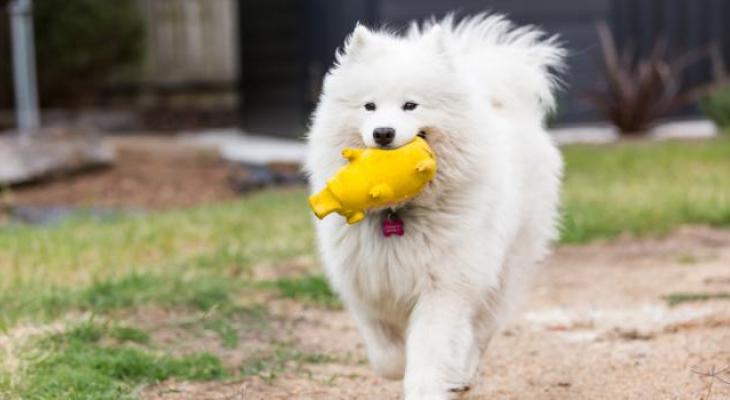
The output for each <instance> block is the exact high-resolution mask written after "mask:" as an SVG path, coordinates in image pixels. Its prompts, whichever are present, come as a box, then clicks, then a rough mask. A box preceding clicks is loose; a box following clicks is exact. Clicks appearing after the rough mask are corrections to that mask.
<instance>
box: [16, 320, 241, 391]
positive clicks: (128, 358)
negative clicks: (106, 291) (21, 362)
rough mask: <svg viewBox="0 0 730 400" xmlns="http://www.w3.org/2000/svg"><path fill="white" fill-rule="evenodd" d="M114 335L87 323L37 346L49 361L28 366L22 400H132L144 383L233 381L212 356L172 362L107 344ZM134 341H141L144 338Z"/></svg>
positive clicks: (38, 359)
mask: <svg viewBox="0 0 730 400" xmlns="http://www.w3.org/2000/svg"><path fill="white" fill-rule="evenodd" d="M129 332H131V331H127V334H129ZM109 334H110V332H109V331H108V329H106V328H105V327H103V326H100V325H98V324H95V323H92V322H87V323H83V324H80V325H78V326H76V327H74V328H72V329H70V330H69V331H67V332H65V333H62V334H56V335H52V336H50V337H46V338H43V339H39V340H36V341H35V343H34V344H33V348H34V352H36V353H38V352H45V353H46V355H44V356H41V357H36V358H33V359H31V360H29V361H28V366H27V368H26V369H25V370H24V372H23V380H22V384H21V385H20V387H16V388H14V390H15V392H16V393H18V397H19V398H23V399H57V398H66V399H78V400H81V399H127V398H133V396H132V393H133V391H134V389H135V388H136V387H137V386H139V385H141V384H143V383H155V382H159V381H162V380H164V379H168V378H172V377H174V378H179V379H182V380H192V381H207V380H215V379H223V378H226V377H227V376H228V372H227V371H226V370H225V368H224V367H223V365H222V363H221V361H220V360H219V359H218V358H217V357H215V356H213V355H212V354H209V353H197V354H191V355H187V356H183V357H171V356H168V355H165V354H158V353H156V352H154V351H153V350H151V349H148V348H138V347H127V346H123V345H119V344H117V345H110V344H105V343H103V339H104V338H105V337H106V336H107V335H109ZM116 334H117V335H118V334H119V332H117V333H116ZM111 336H114V333H113V332H112V334H111ZM133 336H134V337H135V338H137V339H139V335H138V334H135V335H133Z"/></svg>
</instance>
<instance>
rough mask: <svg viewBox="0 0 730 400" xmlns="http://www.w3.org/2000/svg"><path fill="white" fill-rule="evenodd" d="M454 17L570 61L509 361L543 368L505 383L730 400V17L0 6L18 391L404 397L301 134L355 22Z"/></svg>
mask: <svg viewBox="0 0 730 400" xmlns="http://www.w3.org/2000/svg"><path fill="white" fill-rule="evenodd" d="M452 11H455V12H456V13H457V15H469V14H474V13H479V12H489V11H494V12H499V13H505V14H507V15H508V16H509V18H510V19H512V20H513V21H514V22H515V23H517V24H520V25H522V24H534V25H538V26H540V27H541V28H542V29H543V30H545V31H546V32H547V33H548V34H558V35H560V37H561V39H562V41H563V42H564V43H565V45H566V47H567V48H568V49H569V56H568V59H567V64H568V67H569V69H568V71H567V72H566V73H565V74H564V76H563V80H564V82H565V88H564V90H562V91H561V92H560V95H559V98H558V106H557V109H556V110H555V112H554V113H552V114H551V115H549V116H548V118H547V120H546V122H545V123H546V125H547V126H548V128H549V130H550V134H551V135H552V137H553V139H554V140H555V141H556V142H557V143H558V144H559V145H560V146H561V149H562V151H563V154H564V157H565V159H566V163H567V166H566V177H565V189H564V194H563V203H564V209H563V230H562V237H561V239H560V242H559V248H558V251H557V255H556V256H555V257H554V258H553V260H552V261H550V262H549V263H548V267H549V268H548V271H549V272H548V273H547V274H546V276H545V277H544V278H541V280H539V282H538V283H537V285H538V290H536V291H535V293H534V295H533V297H531V299H530V301H529V302H528V311H529V312H528V313H527V314H525V315H526V316H525V317H524V318H522V319H520V320H519V321H518V323H517V325H516V327H515V328H514V329H512V330H511V331H510V334H509V335H507V334H505V335H504V336H502V337H500V338H499V339H497V340H498V341H501V344H502V346H501V347H500V348H501V349H503V350H500V351H497V352H496V353H495V354H493V357H494V360H495V366H494V367H490V368H497V369H498V368H499V365H500V363H503V364H504V365H510V366H511V367H514V370H515V371H516V372H515V373H516V374H518V375H519V377H521V378H524V377H525V376H527V379H518V378H517V377H515V376H510V375H509V374H508V375H504V377H503V378H502V379H501V380H500V379H497V380H491V376H492V375H490V382H491V383H490V385H492V386H488V387H487V389H486V390H487V392H488V393H489V394H491V395H496V396H497V397H500V395H504V396H502V397H510V395H513V394H515V393H520V394H521V395H525V394H530V393H531V394H533V395H534V397H533V398H569V396H568V394H573V395H574V397H573V398H597V397H595V396H597V394H596V393H595V392H591V390H594V389H592V388H595V387H600V388H601V390H603V391H604V392H602V393H601V394H602V395H607V396H609V397H608V398H619V397H620V398H624V397H626V396H629V397H626V398H670V397H672V396H674V397H676V396H677V393H678V392H677V391H676V390H679V389H677V387H678V386H677V385H674V383H677V382H679V383H681V385H679V386H681V391H680V392H679V393H681V394H680V395H679V396H680V397H681V398H703V399H706V400H708V399H715V398H717V399H720V398H728V397H730V392H729V391H730V388H729V385H727V384H726V382H725V384H723V383H722V382H723V380H730V377H728V376H727V369H725V370H723V369H722V368H723V367H725V366H730V358H729V356H728V353H727V349H728V348H729V347H730V343H728V342H727V336H726V335H723V334H722V332H723V331H725V332H726V329H727V327H728V326H729V325H728V321H730V315H729V314H728V311H727V310H728V309H729V308H728V307H727V299H729V298H730V275H729V274H730V272H728V268H727V266H728V265H730V250H728V249H730V233H728V230H727V227H728V226H730V135H728V134H727V132H728V130H729V129H730V81H728V66H729V65H730V24H728V21H730V1H725V0H553V1H547V2H546V1H528V0H509V1H508V0H455V1H446V0H337V1H335V0H115V1H101V0H34V1H28V0H0V398H5V397H8V398H11V399H14V398H54V397H55V396H58V395H59V393H63V394H66V395H67V397H68V396H70V397H68V398H117V397H120V396H122V395H124V396H126V395H129V396H133V397H136V396H139V397H142V398H155V399H157V398H218V397H215V396H218V395H221V396H233V395H240V394H241V393H243V395H242V396H243V398H246V399H248V398H267V399H268V398H276V397H275V396H283V397H289V398H292V397H293V398H319V397H320V396H325V394H326V395H330V396H334V398H337V397H338V396H339V397H340V398H341V397H342V396H344V397H352V398H356V397H358V396H361V398H369V397H370V398H371V397H372V392H367V391H368V390H369V389H370V390H374V389H373V388H374V387H375V386H377V387H382V388H383V389H382V390H383V392H382V393H381V392H378V393H381V394H382V396H380V397H379V398H389V397H388V396H395V395H394V393H396V392H397V385H395V386H392V385H391V386H389V385H390V384H385V383H383V382H382V381H379V380H377V379H376V378H374V377H373V376H372V374H371V373H370V372H369V370H368V368H367V365H365V363H364V353H363V350H362V347H361V345H359V339H358V338H357V335H356V334H355V333H354V328H353V327H352V324H351V322H350V321H349V319H348V317H347V316H346V314H345V313H344V312H343V310H342V309H341V305H340V303H339V301H338V300H337V297H336V296H335V295H334V294H333V293H332V292H331V291H330V290H329V287H328V285H327V283H326V280H325V279H324V278H323V276H322V274H321V268H320V266H319V262H318V261H317V258H316V255H315V250H314V248H315V245H314V238H313V234H312V229H311V221H310V215H309V210H308V209H307V206H306V195H305V189H304V184H305V179H304V177H303V176H302V175H301V174H300V166H301V162H302V159H303V155H304V144H303V141H302V137H303V135H304V134H305V132H306V129H307V128H306V126H307V121H308V118H309V115H310V113H311V112H312V110H313V108H314V107H315V105H316V102H317V99H318V96H319V92H320V87H321V84H322V79H323V76H324V74H325V73H326V71H327V69H328V68H329V66H330V65H331V64H332V62H333V59H334V54H335V51H336V49H337V48H338V46H340V45H341V44H342V42H343V40H344V39H345V37H346V35H347V34H348V33H349V32H350V31H351V30H352V29H353V27H354V26H355V23H356V22H357V21H360V22H363V23H365V24H367V25H369V26H375V27H377V26H382V25H385V26H388V27H390V28H393V29H396V30H399V29H403V28H404V27H405V26H406V25H407V23H408V22H409V21H411V20H413V19H424V18H430V17H431V16H436V17H441V16H444V15H446V14H447V13H449V12H452ZM597 276H600V277H601V278H600V279H596V277H597ZM599 280H600V282H598V281H599ZM596 293H598V294H600V295H596ZM565 299H579V300H565ZM577 303H580V304H581V306H580V307H578V306H574V304H577ZM581 307H582V308H581ZM626 309H632V310H635V311H632V312H628V311H624V310H626ZM596 315H603V316H606V315H610V316H611V317H610V318H608V319H600V318H595V317H596ZM333 332H338V334H337V335H333ZM538 334H539V335H540V336H535V337H533V336H532V335H538ZM670 334H671V335H675V336H671V335H670ZM545 335H547V336H545ZM551 335H552V336H551ZM332 336H338V337H342V339H340V340H337V338H332ZM49 337H50V338H53V340H50V341H48V338H49ZM545 337H547V338H548V339H545ZM528 342H529V343H538V344H536V345H535V346H539V347H538V348H534V349H533V348H529V349H528V348H526V347H524V346H522V345H521V344H520V343H522V344H524V343H528ZM679 342H682V343H684V345H683V347H681V349H679V348H678V346H679V345H678V344H677V343H679ZM130 343H131V347H130ZM693 343H694V344H697V345H696V346H695V345H694V344H693ZM606 344H608V347H606V346H605V345H606ZM700 344H701V346H700ZM540 346H541V347H540ZM641 346H644V347H641ZM576 348H580V349H581V353H582V354H588V355H591V357H584V358H580V357H576V356H575V355H574V354H575V352H574V351H571V349H573V350H574V349H576ZM31 349H32V351H31ZM39 349H40V350H39ZM38 351H41V352H43V354H44V356H45V357H40V358H39V357H35V358H34V356H33V354H36V352H38ZM521 352H523V353H524V354H522V353H521ZM515 354H518V355H519V357H515V356H514V355H515ZM615 354H622V356H620V357H619V356H616V357H618V358H615V357H614V355H615ZM637 354H638V355H637ZM523 356H524V357H523ZM612 357H614V358H612ZM515 358H519V359H524V360H526V361H529V362H530V363H532V364H530V365H531V366H533V367H534V366H538V367H539V366H543V367H544V368H537V372H536V370H535V369H534V368H533V369H532V370H531V369H530V368H529V366H527V365H519V362H518V364H517V365H515V364H514V359H515ZM490 365H491V364H490ZM617 365H618V366H619V367H618V368H617V367H616V366H617ZM153 366H154V367H153ZM576 366H578V367H576ZM581 366H582V367H581ZM545 369H549V370H551V371H557V372H555V373H554V374H542V373H540V371H544V370H545ZM342 371H349V372H342ZM503 371H504V370H501V372H502V373H503ZM583 371H585V372H583ZM590 371H593V372H592V373H591V372H590ZM637 371H638V372H637ZM494 372H495V370H494V369H492V370H491V372H490V370H487V372H486V373H488V374H493V373H494ZM582 374H590V376H587V375H582ZM638 374H644V375H641V376H649V377H650V378H646V379H653V378H651V377H653V376H662V377H664V378H663V379H662V380H658V379H657V380H656V381H654V380H652V381H651V382H652V385H654V386H653V387H655V388H656V391H654V392H650V393H651V394H649V395H647V394H646V392H642V391H641V390H639V389H640V388H642V383H643V384H646V382H647V381H645V380H644V381H641V382H637V376H639V375H638ZM723 374H724V375H723ZM596 376H608V377H610V379H608V381H610V382H597V381H595V377H596ZM313 377H314V378H313ZM353 382H355V383H357V384H356V385H352V383H353ZM530 382H532V383H530ZM535 382H537V383H535ZM580 382H588V383H587V384H581V383H580ZM616 382H628V383H626V384H625V386H621V385H616V384H615V383H616ZM713 382H717V384H716V385H715V386H713ZM373 385H375V386H373ZM343 386H347V387H348V388H349V389H348V390H350V392H346V394H343V393H345V392H342V390H343V389H342V387H343ZM242 387H243V389H241V388H242ZM546 387H547V388H548V389H546V390H548V391H552V392H550V393H551V396H553V397H541V396H546V395H545V393H546V392H545V391H544V390H543V389H544V388H546ZM644 387H645V386H644ZM708 387H709V389H708ZM675 389H676V390H675ZM708 390H709V392H708ZM360 391H365V392H364V393H363V392H360ZM130 393H131V394H130ZM607 393H608V394H607ZM627 393H629V394H630V393H634V394H635V397H631V395H629V394H627ZM707 393H709V394H707ZM176 395H177V396H179V397H175V396H176ZM685 395H686V396H685ZM73 396H78V397H73ZM84 396H85V397H84ZM247 396H248V397H247ZM565 396H568V397H565ZM723 396H728V397H723ZM528 397H529V396H528ZM227 398H230V397H227Z"/></svg>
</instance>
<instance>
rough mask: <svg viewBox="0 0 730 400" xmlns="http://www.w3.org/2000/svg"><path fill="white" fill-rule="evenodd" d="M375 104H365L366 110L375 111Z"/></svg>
mask: <svg viewBox="0 0 730 400" xmlns="http://www.w3.org/2000/svg"><path fill="white" fill-rule="evenodd" d="M376 108H377V107H375V103H365V109H366V110H368V111H375V109H376Z"/></svg>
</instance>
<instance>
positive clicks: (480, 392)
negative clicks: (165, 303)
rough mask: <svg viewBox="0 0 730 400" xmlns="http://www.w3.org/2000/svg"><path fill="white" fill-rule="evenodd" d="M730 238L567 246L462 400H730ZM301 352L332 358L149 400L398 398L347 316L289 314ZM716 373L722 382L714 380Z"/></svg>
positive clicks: (395, 385)
mask: <svg viewBox="0 0 730 400" xmlns="http://www.w3.org/2000/svg"><path fill="white" fill-rule="evenodd" d="M679 293H695V294H704V295H712V294H719V293H730V232H729V231H719V230H712V229H709V228H683V229H680V230H679V231H677V232H675V233H674V234H672V235H670V236H668V237H665V238H662V239H652V240H632V239H631V238H621V239H618V240H615V241H612V242H610V243H597V244H592V245H588V246H575V247H574V246H563V247H561V248H559V249H558V250H557V251H556V253H555V255H554V256H553V257H552V258H551V259H550V260H549V262H547V264H546V265H545V267H544V269H543V271H542V273H541V274H540V276H539V278H538V279H537V280H536V282H535V284H534V285H533V288H532V289H531V290H530V295H529V298H528V301H527V304H526V306H525V308H524V310H523V312H522V313H521V314H520V315H519V316H518V317H516V318H515V320H514V322H513V323H512V324H511V325H510V326H508V327H507V328H506V329H505V330H504V331H503V332H501V333H500V334H499V335H498V336H497V337H496V338H495V339H494V340H493V342H492V344H491V346H490V348H489V350H488V352H487V354H486V355H485V357H484V361H483V366H484V368H483V372H482V374H481V376H480V379H479V382H478V384H477V385H476V387H475V388H474V389H473V390H472V391H471V392H470V393H468V394H467V395H465V396H464V397H463V398H466V399H482V398H490V399H561V400H562V399H698V400H699V399H702V400H720V399H730V384H728V383H727V382H728V381H730V370H728V371H723V369H726V368H728V367H730V301H729V300H728V299H709V300H706V301H697V302H686V303H682V304H679V305H675V306H670V305H669V303H668V297H667V296H672V295H675V297H677V294H679ZM272 312H274V313H278V314H279V316H280V317H282V318H285V319H288V320H289V321H290V323H291V324H292V327H291V332H293V333H292V335H293V338H294V340H295V341H296V343H297V347H298V348H300V349H304V350H307V351H318V352H326V353H328V354H332V355H333V356H334V358H335V360H336V361H334V362H331V363H326V364H318V365H308V366H306V368H303V369H298V370H296V371H290V372H286V373H283V374H280V375H278V376H276V377H275V378H274V379H273V380H272V379H264V378H260V377H251V378H246V379H242V380H235V381H232V382H225V383H220V382H213V383H204V384H196V383H188V382H163V383H162V384H160V385H156V386H152V387H148V388H145V390H144V391H143V392H142V395H143V398H146V399H168V400H169V399H247V400H248V399H397V398H399V396H400V382H391V381H385V380H382V379H380V378H377V377H375V376H374V375H373V373H372V371H371V369H370V368H369V366H368V365H367V363H366V362H365V361H364V357H365V356H364V350H363V347H362V343H361V341H360V339H359V337H358V335H357V333H356V331H355V329H354V326H353V323H352V321H351V319H350V317H349V316H348V315H347V313H345V312H344V311H328V310H322V309H317V308H312V307H304V306H301V305H298V304H296V303H291V302H289V303H286V304H283V305H280V307H274V308H272ZM713 372H715V374H716V376H714V377H713V376H711V375H713Z"/></svg>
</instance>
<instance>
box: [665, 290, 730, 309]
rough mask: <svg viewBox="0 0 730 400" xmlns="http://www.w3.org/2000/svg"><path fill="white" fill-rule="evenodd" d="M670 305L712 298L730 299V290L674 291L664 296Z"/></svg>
mask: <svg viewBox="0 0 730 400" xmlns="http://www.w3.org/2000/svg"><path fill="white" fill-rule="evenodd" d="M664 300H665V301H666V302H667V304H668V305H669V306H670V307H674V306H678V305H680V304H684V303H696V302H700V301H710V300H730V292H720V293H672V294H670V295H668V296H665V297H664Z"/></svg>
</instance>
